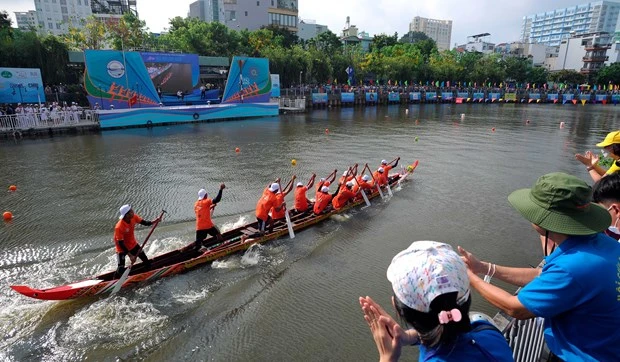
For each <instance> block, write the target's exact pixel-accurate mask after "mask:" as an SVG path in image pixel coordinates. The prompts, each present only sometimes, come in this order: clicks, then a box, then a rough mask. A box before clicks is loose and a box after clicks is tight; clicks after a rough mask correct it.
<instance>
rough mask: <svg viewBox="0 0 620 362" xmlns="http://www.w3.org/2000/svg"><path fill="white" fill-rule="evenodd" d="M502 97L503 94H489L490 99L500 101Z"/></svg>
mask: <svg viewBox="0 0 620 362" xmlns="http://www.w3.org/2000/svg"><path fill="white" fill-rule="evenodd" d="M500 97H501V93H489V96H488V99H490V100H493V99H499V98H500Z"/></svg>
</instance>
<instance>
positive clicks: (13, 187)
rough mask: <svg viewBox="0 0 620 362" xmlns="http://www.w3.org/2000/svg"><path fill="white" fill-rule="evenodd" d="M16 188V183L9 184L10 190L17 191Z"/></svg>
mask: <svg viewBox="0 0 620 362" xmlns="http://www.w3.org/2000/svg"><path fill="white" fill-rule="evenodd" d="M16 190H17V186H15V185H11V186H9V191H16Z"/></svg>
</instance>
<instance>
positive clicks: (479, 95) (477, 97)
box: [474, 92, 484, 101]
mask: <svg viewBox="0 0 620 362" xmlns="http://www.w3.org/2000/svg"><path fill="white" fill-rule="evenodd" d="M480 99H484V93H482V92H480V93H474V100H475V101H477V100H480Z"/></svg>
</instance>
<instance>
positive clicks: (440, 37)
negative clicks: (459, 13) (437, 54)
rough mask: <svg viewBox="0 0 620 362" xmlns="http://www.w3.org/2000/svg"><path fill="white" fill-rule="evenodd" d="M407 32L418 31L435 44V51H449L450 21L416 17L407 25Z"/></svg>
mask: <svg viewBox="0 0 620 362" xmlns="http://www.w3.org/2000/svg"><path fill="white" fill-rule="evenodd" d="M409 31H420V32H422V33H424V34H426V35H427V36H428V37H429V38H431V39H433V40H434V41H435V43H437V49H439V50H440V51H441V50H450V39H451V37H452V20H437V19H428V18H422V17H420V16H416V17H415V18H413V21H412V22H411V23H409Z"/></svg>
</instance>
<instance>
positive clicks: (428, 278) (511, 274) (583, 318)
mask: <svg viewBox="0 0 620 362" xmlns="http://www.w3.org/2000/svg"><path fill="white" fill-rule="evenodd" d="M597 146H598V147H600V148H602V149H603V150H604V152H605V153H606V154H608V156H609V157H611V158H612V159H613V163H612V166H611V167H610V168H609V169H608V170H605V169H603V168H602V167H601V166H599V165H598V163H599V159H600V157H599V156H597V154H596V153H593V152H591V151H587V152H585V153H584V154H577V155H575V158H576V159H577V160H578V161H579V162H581V163H582V164H583V165H584V166H585V167H586V169H587V171H588V172H589V173H590V176H591V177H592V179H593V180H594V181H595V184H594V186H593V187H591V186H589V185H588V184H587V183H586V182H585V181H583V180H581V179H579V178H577V177H575V176H572V175H568V174H566V173H562V172H554V173H549V174H546V175H543V176H541V177H540V178H539V179H538V180H537V181H536V182H535V183H534V185H533V186H532V187H531V188H527V189H520V190H516V191H514V192H513V193H511V194H510V195H509V196H508V201H509V203H510V204H511V205H512V207H513V208H514V209H515V210H516V211H517V212H519V213H520V214H521V215H522V216H523V217H524V218H525V219H526V220H527V221H529V222H530V223H531V225H532V228H533V229H534V231H535V232H536V235H537V236H538V238H539V240H540V245H541V249H542V253H543V257H544V260H543V263H542V266H541V267H538V268H531V267H526V268H519V267H509V266H502V265H497V264H495V263H492V262H490V261H482V260H480V259H479V258H478V257H476V256H475V255H474V254H473V253H471V252H470V251H468V250H465V249H464V248H462V247H460V246H459V247H458V248H457V249H458V253H457V251H455V250H454V249H453V248H452V247H451V246H450V245H448V244H444V243H438V242H433V241H418V242H414V243H413V244H411V246H410V247H409V248H407V249H406V250H404V251H402V252H400V253H398V254H397V255H396V256H395V257H394V258H393V259H392V262H391V264H390V265H389V267H388V269H387V279H388V280H389V281H390V283H391V285H392V291H393V297H392V305H393V307H394V309H395V311H396V314H397V315H398V316H399V317H400V318H401V319H402V321H403V323H404V324H405V325H404V326H401V325H400V324H399V323H398V322H397V321H396V320H395V319H394V318H392V317H391V316H390V314H389V313H387V312H386V310H385V309H383V308H382V307H381V306H380V305H379V304H378V303H376V302H375V301H374V300H373V299H372V298H370V297H368V296H366V297H360V299H359V302H360V306H361V309H362V312H363V315H364V319H365V321H366V322H367V323H368V326H369V328H370V331H371V334H372V336H373V338H374V341H375V344H376V346H377V350H378V352H379V359H380V360H381V361H396V360H398V359H399V357H400V355H401V352H402V347H403V346H407V345H419V348H420V357H419V360H420V361H512V360H513V353H512V351H511V350H510V348H509V346H508V344H507V341H506V339H504V337H503V335H502V334H501V332H500V331H499V330H498V329H497V328H496V327H495V326H494V325H493V323H492V322H489V321H485V320H484V319H483V320H480V321H473V320H472V319H470V318H469V316H468V313H469V308H470V305H471V288H473V289H475V290H476V291H477V292H478V293H479V294H480V296H481V297H483V298H484V299H486V300H487V301H488V302H490V303H491V304H492V305H494V306H495V307H497V308H499V309H500V310H501V311H503V312H505V313H506V314H508V315H510V316H512V317H514V318H516V319H530V318H534V317H539V318H542V319H544V324H543V329H544V338H545V342H546V344H547V347H548V349H549V351H550V355H549V357H548V361H614V360H617V359H618V356H620V333H618V331H617V329H618V325H620V243H619V242H618V239H619V238H620V231H618V221H619V217H620V173H619V172H618V171H619V170H620V161H619V159H620V131H616V132H611V133H609V134H608V135H607V137H605V139H604V140H603V141H602V142H600V143H598V144H597ZM492 278H496V279H499V280H501V281H503V282H506V283H509V284H512V285H515V286H518V287H521V289H520V290H519V292H518V293H517V294H516V295H513V294H510V293H508V292H506V291H504V290H503V289H501V288H499V287H497V286H495V285H493V284H491V280H492Z"/></svg>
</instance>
